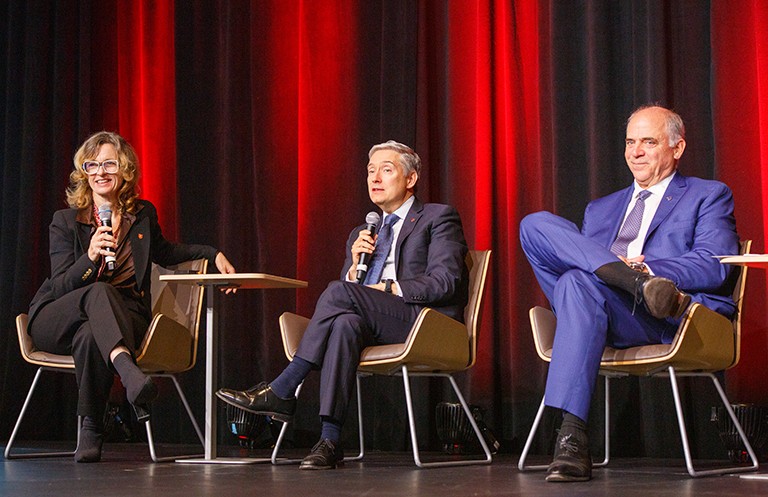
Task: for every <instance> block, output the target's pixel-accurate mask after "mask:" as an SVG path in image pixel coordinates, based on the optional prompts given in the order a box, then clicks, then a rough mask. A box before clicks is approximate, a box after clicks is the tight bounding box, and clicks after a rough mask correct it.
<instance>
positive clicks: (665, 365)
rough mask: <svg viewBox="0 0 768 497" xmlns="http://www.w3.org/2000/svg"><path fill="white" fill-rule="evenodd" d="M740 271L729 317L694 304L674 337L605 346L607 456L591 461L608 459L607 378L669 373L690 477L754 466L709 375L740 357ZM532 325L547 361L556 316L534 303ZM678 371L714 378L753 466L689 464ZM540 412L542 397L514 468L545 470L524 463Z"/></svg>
mask: <svg viewBox="0 0 768 497" xmlns="http://www.w3.org/2000/svg"><path fill="white" fill-rule="evenodd" d="M751 244H752V242H751V240H747V241H744V242H742V243H741V253H742V254H748V253H749V249H750V246H751ZM739 269H740V273H739V275H738V276H739V277H738V280H737V282H736V285H735V288H734V292H733V300H734V302H736V306H737V310H736V313H735V314H734V316H733V318H732V319H731V320H728V319H727V318H725V317H723V316H722V315H720V314H718V313H716V312H714V311H711V310H709V309H707V308H706V307H704V306H702V305H701V304H698V303H694V304H692V305H691V306H690V307H689V308H688V311H687V313H686V315H685V317H684V318H683V320H682V322H681V323H680V326H679V328H678V330H677V333H676V334H675V337H674V339H673V341H672V343H670V344H659V345H645V346H641V347H631V348H628V349H614V348H611V347H606V349H605V351H604V352H603V357H602V360H601V362H600V374H601V375H603V376H604V377H605V459H604V460H603V461H602V462H601V463H597V464H595V466H605V465H607V464H608V461H609V460H610V437H609V426H610V403H609V401H610V389H609V386H610V379H611V378H616V377H622V376H628V375H636V376H649V377H668V378H669V380H670V383H671V386H672V394H673V397H674V401H675V410H676V413H677V421H678V426H679V428H680V438H681V440H682V444H683V452H684V454H685V463H686V466H687V468H688V473H689V474H690V475H691V476H693V477H699V476H707V475H715V474H725V473H736V472H743V471H754V470H756V469H757V467H758V462H757V458H756V456H755V453H754V451H753V450H752V447H751V446H750V444H749V441H748V440H747V437H746V436H745V434H744V431H743V430H742V428H741V425H740V424H739V421H738V419H737V418H736V415H735V414H734V412H733V409H732V408H731V405H730V403H729V402H728V398H727V397H726V395H725V392H724V391H723V388H722V387H721V385H720V382H719V381H718V379H717V377H716V376H715V375H714V374H713V373H715V372H717V371H721V370H724V369H728V368H731V367H733V366H735V365H736V364H737V363H738V362H739V348H740V344H741V313H742V304H743V297H744V288H745V284H746V278H747V268H746V267H742V268H739ZM529 314H530V319H531V328H532V329H533V341H534V343H535V345H536V352H537V353H538V355H539V357H540V358H541V359H542V360H544V361H547V362H549V361H550V360H551V358H552V344H553V342H554V338H555V325H556V324H557V321H556V319H555V315H554V314H553V313H552V311H550V310H549V309H545V308H543V307H534V308H533V309H531V310H530V313H529ZM682 376H704V377H708V378H710V379H711V380H712V383H713V384H714V386H715V388H716V389H717V393H718V394H719V396H720V399H721V401H722V403H723V405H724V407H725V409H726V411H727V412H728V414H729V415H730V417H731V419H732V420H733V423H734V425H735V427H736V429H737V431H738V433H739V435H740V437H741V440H742V442H743V443H744V446H745V447H746V448H747V452H748V453H749V456H750V457H751V458H752V463H753V464H752V465H751V466H736V467H728V468H718V469H709V470H699V471H697V470H696V469H694V467H693V460H692V457H691V450H690V447H689V444H688V433H687V430H686V428H685V420H684V418H683V409H682V403H681V401H680V394H679V391H678V384H677V378H678V377H682ZM543 413H544V399H542V401H541V405H540V406H539V410H538V413H537V414H536V418H535V420H534V422H533V427H532V428H531V431H530V434H529V435H528V440H527V441H526V444H525V447H524V448H523V452H522V454H521V455H520V460H519V462H518V469H520V470H521V471H525V470H528V469H546V468H547V466H526V465H525V460H526V457H527V455H528V451H529V449H530V447H531V443H532V442H533V438H534V435H535V434H536V430H537V428H538V426H539V423H540V421H541V418H542V415H543Z"/></svg>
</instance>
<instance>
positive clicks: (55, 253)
mask: <svg viewBox="0 0 768 497" xmlns="http://www.w3.org/2000/svg"><path fill="white" fill-rule="evenodd" d="M69 178H70V186H69V188H67V191H66V195H67V203H68V204H69V208H68V209H62V210H60V211H57V212H55V213H54V215H53V221H52V222H51V225H50V240H49V243H50V257H51V276H50V277H49V278H48V279H46V280H45V281H44V282H43V284H42V286H41V287H40V289H39V290H38V292H37V294H36V295H35V297H34V298H33V299H32V303H31V304H30V309H29V327H28V332H29V334H30V336H31V337H32V340H33V342H34V343H35V346H36V347H37V348H38V349H40V350H42V351H46V352H51V353H54V354H65V355H72V356H73V357H74V360H75V376H76V378H77V385H78V415H79V416H80V418H81V419H82V421H81V429H80V432H79V440H78V444H77V450H76V451H75V460H76V461H77V462H96V461H99V460H101V448H102V443H103V421H102V420H103V416H104V410H105V408H106V405H107V398H108V395H109V391H110V388H111V386H112V382H113V379H114V375H115V373H117V374H118V375H119V376H120V379H121V381H122V383H123V385H124V386H125V389H126V397H127V398H128V401H129V402H130V403H131V405H132V406H133V409H134V411H135V413H136V417H137V419H138V420H139V421H146V420H147V419H149V415H150V411H149V404H150V402H152V401H153V400H154V399H155V397H156V396H157V388H156V387H155V385H154V383H152V379H151V378H150V377H148V376H146V375H145V374H144V373H143V372H142V371H141V370H140V369H139V368H138V367H137V366H136V362H135V358H134V351H135V350H136V348H137V347H138V346H139V345H140V344H141V342H142V340H143V338H144V334H145V333H146V331H147V329H148V326H149V323H150V320H151V318H152V307H151V296H150V286H151V285H150V279H151V278H150V272H151V269H152V263H153V262H154V263H157V264H159V265H161V266H167V265H171V264H178V263H180V262H184V261H188V260H193V259H199V258H203V257H205V258H207V259H209V261H211V262H212V263H213V264H215V265H216V267H217V269H218V270H219V271H220V272H221V273H234V272H235V269H234V267H232V264H230V262H229V261H228V260H227V258H226V257H225V256H224V254H223V253H221V252H219V251H217V250H216V249H215V248H213V247H210V246H207V245H186V244H180V243H172V242H170V241H168V240H166V239H165V237H164V236H163V234H162V230H161V229H160V225H159V223H158V220H157V210H156V209H155V206H154V205H152V203H150V202H149V201H147V200H142V199H140V198H139V192H138V178H139V161H138V158H137V156H136V152H135V151H134V149H133V147H132V146H131V145H130V144H129V143H128V142H127V141H125V139H124V138H123V137H121V136H120V135H118V134H116V133H111V132H107V131H100V132H98V133H95V134H93V135H92V136H90V137H89V138H88V139H87V140H86V141H85V142H84V143H83V144H82V145H81V146H80V148H79V149H78V150H77V152H76V153H75V157H74V169H73V171H72V173H71V174H70V175H69Z"/></svg>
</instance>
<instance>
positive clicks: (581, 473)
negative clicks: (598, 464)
mask: <svg viewBox="0 0 768 497" xmlns="http://www.w3.org/2000/svg"><path fill="white" fill-rule="evenodd" d="M546 479H547V481H552V482H571V481H588V480H590V479H592V457H591V456H590V455H589V441H588V440H587V438H586V436H585V435H582V436H577V435H576V434H574V433H572V432H568V433H563V432H562V431H561V433H560V435H558V437H557V442H556V443H555V456H554V458H553V459H552V463H551V464H550V465H549V468H547V478H546Z"/></svg>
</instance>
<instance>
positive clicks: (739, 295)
mask: <svg viewBox="0 0 768 497" xmlns="http://www.w3.org/2000/svg"><path fill="white" fill-rule="evenodd" d="M751 248H752V240H743V241H741V242H740V243H739V254H740V255H744V254H749V251H750V249H751ZM736 269H739V277H738V279H737V280H736V285H734V287H733V295H732V297H733V302H734V303H735V304H736V312H735V313H734V314H733V318H731V322H732V323H733V336H734V338H733V343H734V351H733V364H731V366H730V367H733V366H735V365H736V364H738V363H739V359H740V357H741V312H742V311H741V309H742V305H743V303H744V289H745V288H746V286H747V269H749V268H748V267H747V266H737V267H736Z"/></svg>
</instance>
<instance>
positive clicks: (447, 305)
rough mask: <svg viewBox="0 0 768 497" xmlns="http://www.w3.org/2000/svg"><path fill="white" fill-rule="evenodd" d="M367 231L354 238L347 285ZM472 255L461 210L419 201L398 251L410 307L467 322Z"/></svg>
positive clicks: (399, 281)
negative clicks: (356, 246)
mask: <svg viewBox="0 0 768 497" xmlns="http://www.w3.org/2000/svg"><path fill="white" fill-rule="evenodd" d="M363 229H365V225H364V224H363V225H360V226H358V227H357V228H355V229H353V230H352V232H351V233H350V234H349V239H348V240H347V256H346V260H345V261H344V267H343V268H342V271H341V279H343V280H344V279H346V276H347V271H348V270H349V268H350V266H351V265H352V255H351V248H352V243H354V241H355V240H356V239H357V237H358V235H359V232H360V230H363ZM466 255H467V242H466V240H465V239H464V231H463V229H462V226H461V219H460V218H459V213H458V212H457V211H456V209H454V208H453V207H451V206H449V205H443V204H422V203H421V202H420V201H419V199H418V198H417V199H415V201H414V202H413V205H412V206H411V209H410V210H409V211H408V215H407V216H406V217H405V219H404V221H403V227H402V229H401V230H400V234H399V236H398V238H397V245H396V246H395V267H396V268H397V284H398V285H399V286H400V288H401V289H402V292H403V299H404V300H405V302H406V303H409V304H417V305H420V306H423V307H431V308H433V309H435V310H437V311H439V312H442V313H443V314H446V315H447V316H450V317H452V318H454V319H456V320H458V321H462V322H463V321H464V307H465V306H466V305H467V298H468V285H469V276H468V271H467V267H466V264H465V257H466Z"/></svg>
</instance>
